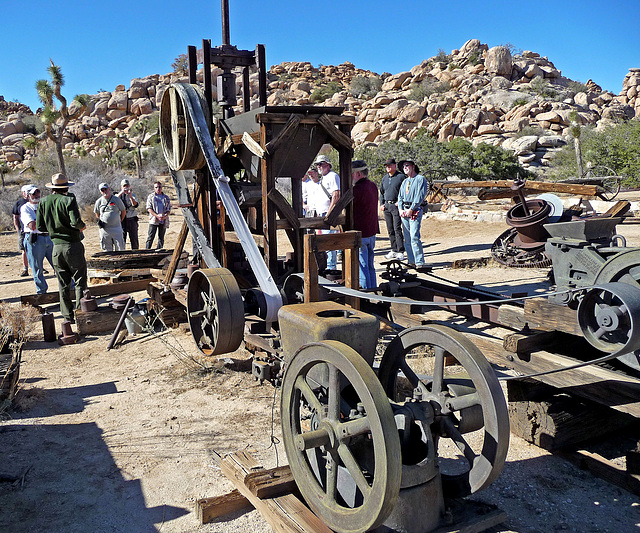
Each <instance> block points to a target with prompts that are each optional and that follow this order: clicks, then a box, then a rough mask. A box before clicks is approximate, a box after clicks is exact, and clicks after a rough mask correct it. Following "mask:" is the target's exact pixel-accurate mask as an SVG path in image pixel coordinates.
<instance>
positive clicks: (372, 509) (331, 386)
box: [281, 341, 402, 532]
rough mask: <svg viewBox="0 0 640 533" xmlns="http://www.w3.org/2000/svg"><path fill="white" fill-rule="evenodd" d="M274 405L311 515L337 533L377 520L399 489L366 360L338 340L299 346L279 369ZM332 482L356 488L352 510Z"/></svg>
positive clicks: (385, 420) (383, 407) (391, 442)
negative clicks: (281, 370)
mask: <svg viewBox="0 0 640 533" xmlns="http://www.w3.org/2000/svg"><path fill="white" fill-rule="evenodd" d="M281 402H282V403H281V416H282V435H283V440H284V446H285V450H286V452H287V458H288V460H289V465H290V467H291V471H292V472H293V477H294V479H295V480H296V483H297V485H298V487H299V489H300V492H301V493H302V495H303V496H304V498H305V500H306V501H307V503H308V504H309V506H310V507H311V508H312V509H313V510H314V512H315V513H316V514H318V516H320V517H321V518H322V519H323V520H324V521H325V523H326V524H327V525H328V526H329V527H330V528H331V529H333V530H335V531H340V532H356V531H367V530H369V529H373V528H375V527H377V526H378V525H380V524H381V523H382V522H384V520H385V519H386V518H387V516H388V515H389V513H390V512H391V511H392V509H393V507H394V505H395V503H396V500H397V498H398V494H399V492H400V482H401V477H402V462H401V453H400V438H399V436H398V430H397V428H396V423H395V420H394V417H393V412H392V410H391V405H390V403H389V400H388V398H387V396H386V395H385V393H384V390H383V389H382V386H381V385H380V382H379V381H378V378H377V377H376V375H375V373H374V372H373V370H372V369H371V367H370V366H369V365H368V364H367V363H366V361H365V360H364V359H363V358H362V357H361V356H360V355H358V353H357V352H356V351H355V350H353V349H352V348H350V347H349V346H347V345H346V344H343V343H341V342H338V341H324V342H315V343H311V344H307V345H305V346H303V347H302V348H301V349H300V350H299V351H298V352H297V353H296V354H295V355H294V356H293V358H292V359H291V362H290V363H289V365H288V367H287V370H286V373H285V375H284V380H283V384H282V399H281ZM309 420H310V421H311V423H310V422H309ZM312 465H315V468H314V466H312ZM339 479H340V483H343V482H344V480H345V479H346V480H347V483H348V484H350V485H354V484H355V486H356V487H357V489H356V491H357V497H356V500H355V501H356V503H355V504H354V505H353V506H349V505H348V504H347V503H346V502H345V499H343V495H342V494H341V493H340V492H339V487H338V480H339ZM344 498H348V496H346V495H344Z"/></svg>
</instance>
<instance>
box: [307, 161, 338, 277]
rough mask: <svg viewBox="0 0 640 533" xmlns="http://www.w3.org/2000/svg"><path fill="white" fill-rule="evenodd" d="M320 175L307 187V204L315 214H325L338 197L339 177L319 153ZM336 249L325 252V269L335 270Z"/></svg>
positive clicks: (327, 230)
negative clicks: (316, 180) (316, 181)
mask: <svg viewBox="0 0 640 533" xmlns="http://www.w3.org/2000/svg"><path fill="white" fill-rule="evenodd" d="M314 164H315V165H316V168H317V169H318V173H319V174H320V177H319V179H318V183H310V184H309V185H308V188H307V199H308V200H309V201H308V202H307V205H309V206H310V208H311V209H313V210H315V212H316V216H318V217H324V216H327V215H328V214H329V213H330V212H331V210H332V209H333V206H334V205H335V204H336V202H337V201H338V200H339V199H340V177H339V176H338V175H337V174H336V173H335V172H333V170H331V162H330V161H329V158H328V157H327V156H326V155H319V156H318V157H317V158H316V160H315V163H314ZM318 233H319V234H320V235H322V234H324V233H336V230H331V229H325V230H318ZM337 256H338V254H337V251H336V250H330V251H328V252H327V270H336V267H337Z"/></svg>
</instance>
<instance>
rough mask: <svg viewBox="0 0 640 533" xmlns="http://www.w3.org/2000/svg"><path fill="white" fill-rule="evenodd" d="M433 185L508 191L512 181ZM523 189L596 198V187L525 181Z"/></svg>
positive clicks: (459, 182)
mask: <svg viewBox="0 0 640 533" xmlns="http://www.w3.org/2000/svg"><path fill="white" fill-rule="evenodd" d="M435 184H436V185H438V186H439V187H441V188H443V189H463V188H469V187H472V188H482V187H500V188H505V189H510V188H511V187H512V186H513V180H487V181H436V182H435ZM525 189H532V190H535V191H537V192H558V193H567V194H578V195H584V196H597V192H598V191H597V187H596V185H577V184H572V183H555V182H547V181H526V182H525Z"/></svg>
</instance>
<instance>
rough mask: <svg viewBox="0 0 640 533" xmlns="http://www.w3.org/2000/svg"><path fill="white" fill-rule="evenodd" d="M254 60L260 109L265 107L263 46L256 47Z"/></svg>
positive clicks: (265, 76)
mask: <svg viewBox="0 0 640 533" xmlns="http://www.w3.org/2000/svg"><path fill="white" fill-rule="evenodd" d="M255 59H256V65H257V67H258V97H259V98H260V106H261V107H262V106H265V105H267V60H266V58H265V52H264V44H259V45H257V46H256V55H255ZM263 148H264V147H263Z"/></svg>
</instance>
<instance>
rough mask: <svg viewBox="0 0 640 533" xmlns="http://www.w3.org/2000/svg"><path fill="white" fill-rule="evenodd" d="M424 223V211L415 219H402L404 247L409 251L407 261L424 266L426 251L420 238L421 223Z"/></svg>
mask: <svg viewBox="0 0 640 533" xmlns="http://www.w3.org/2000/svg"><path fill="white" fill-rule="evenodd" d="M421 224H422V211H420V214H419V215H418V216H417V217H416V219H415V220H411V219H410V218H403V219H402V229H403V233H404V249H405V251H406V252H407V263H411V264H413V265H416V266H424V252H423V251H422V241H421V240H420V225H421Z"/></svg>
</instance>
